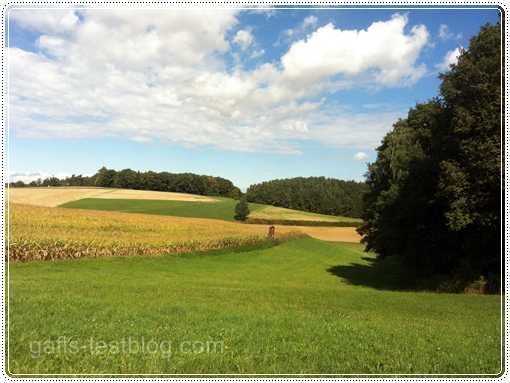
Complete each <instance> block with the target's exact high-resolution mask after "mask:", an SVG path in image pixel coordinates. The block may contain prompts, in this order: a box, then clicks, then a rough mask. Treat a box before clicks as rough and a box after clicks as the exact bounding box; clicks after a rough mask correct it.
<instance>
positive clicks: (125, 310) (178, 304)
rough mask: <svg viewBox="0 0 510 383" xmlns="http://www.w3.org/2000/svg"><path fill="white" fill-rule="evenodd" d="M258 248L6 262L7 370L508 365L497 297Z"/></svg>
mask: <svg viewBox="0 0 510 383" xmlns="http://www.w3.org/2000/svg"><path fill="white" fill-rule="evenodd" d="M256 246H258V245H251V247H252V248H249V247H248V248H245V249H244V252H237V253H230V252H228V251H230V250H216V251H211V252H202V253H190V254H188V255H187V256H183V255H180V256H178V255H154V256H141V257H115V258H101V259H91V258H85V259H78V260H62V261H54V262H28V263H10V264H9V284H8V289H9V290H8V293H9V301H8V302H9V305H8V315H9V316H8V332H7V336H8V338H7V339H8V372H9V373H10V374H11V375H12V376H20V375H24V374H67V375H73V376H74V375H76V376H79V375H80V374H106V375H113V374H119V375H125V376H128V374H136V375H145V374H153V375H157V376H160V375H161V376H163V375H165V374H202V375H209V374H258V375H265V374H319V375H325V374H334V375H336V376H343V375H346V374H356V375H360V376H362V375H364V374H389V375H390V376H395V375H399V374H418V375H422V374H434V375H435V376H437V375H444V374H470V375H484V374H496V375H497V374H499V373H500V371H501V330H502V329H501V313H500V297H499V296H483V295H449V294H431V293H423V292H415V291H413V288H414V287H413V282H412V280H411V279H410V277H409V274H408V273H407V271H406V270H405V269H403V268H402V267H400V266H399V265H398V264H394V263H391V262H385V263H383V264H379V263H374V262H373V259H372V258H370V257H369V256H367V254H366V253H364V252H363V251H362V248H363V247H362V246H361V245H359V244H346V243H329V242H323V241H319V240H316V239H311V238H305V239H299V240H295V241H291V242H287V243H284V244H281V245H279V246H276V247H271V248H267V249H259V250H257V249H256ZM247 250H252V251H247Z"/></svg>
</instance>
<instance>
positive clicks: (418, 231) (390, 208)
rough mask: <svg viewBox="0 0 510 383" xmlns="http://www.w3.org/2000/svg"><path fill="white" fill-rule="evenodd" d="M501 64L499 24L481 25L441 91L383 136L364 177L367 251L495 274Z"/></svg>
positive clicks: (428, 266)
mask: <svg viewBox="0 0 510 383" xmlns="http://www.w3.org/2000/svg"><path fill="white" fill-rule="evenodd" d="M503 62H504V60H503V57H502V52H501V28H500V25H499V24H498V25H490V24H487V25H485V26H483V27H482V28H481V29H480V31H479V33H478V34H477V35H476V36H474V37H472V38H471V40H470V46H469V49H467V50H462V52H461V54H460V56H459V58H458V63H457V64H452V65H451V70H449V71H447V72H445V73H442V74H440V76H439V78H440V79H441V80H442V83H441V86H440V92H439V96H438V97H436V98H433V99H431V100H429V101H428V102H426V103H418V104H417V105H416V107H415V108H412V109H411V110H410V111H409V113H408V116H407V118H406V119H399V120H398V121H397V122H396V123H395V124H394V125H393V130H392V131H391V132H389V133H388V134H387V135H386V136H385V137H384V139H383V140H382V144H381V146H380V147H379V148H377V152H378V155H377V160H376V161H375V162H374V163H372V164H370V165H369V166H368V172H367V174H366V183H367V184H368V187H369V191H368V193H367V194H366V195H365V197H364V203H363V204H364V209H363V213H362V218H363V221H364V222H363V224H362V226H361V227H360V228H359V229H358V231H359V233H360V234H362V235H364V238H363V242H364V243H365V244H366V250H367V251H375V252H376V253H377V254H378V257H379V258H387V257H397V258H399V259H401V260H403V261H404V262H405V263H406V264H407V265H409V266H410V267H411V268H413V269H414V270H416V271H417V272H419V273H421V274H425V275H430V274H434V273H440V274H452V273H459V272H463V273H465V274H467V275H471V276H472V277H473V278H478V277H480V276H483V277H486V278H492V279H498V278H499V276H500V270H501V239H502V238H501V209H502V187H503V178H504V175H503V173H502V166H501V164H502V152H503V147H502V140H501V136H502V122H503V121H504V118H503V110H504V108H503V105H502V93H501V83H502V72H501V67H502V63H503Z"/></svg>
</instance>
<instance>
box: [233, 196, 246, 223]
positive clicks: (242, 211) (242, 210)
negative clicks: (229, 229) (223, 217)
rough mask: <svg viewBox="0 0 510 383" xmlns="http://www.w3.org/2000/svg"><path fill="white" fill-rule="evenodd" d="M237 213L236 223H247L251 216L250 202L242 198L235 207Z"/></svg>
mask: <svg viewBox="0 0 510 383" xmlns="http://www.w3.org/2000/svg"><path fill="white" fill-rule="evenodd" d="M235 213H236V214H235V216H234V219H235V220H236V221H246V219H247V218H248V216H249V215H250V208H249V206H248V202H246V198H244V197H241V199H240V200H239V202H238V203H237V205H236V207H235Z"/></svg>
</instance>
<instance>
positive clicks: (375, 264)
mask: <svg viewBox="0 0 510 383" xmlns="http://www.w3.org/2000/svg"><path fill="white" fill-rule="evenodd" d="M361 259H362V260H364V261H366V262H368V264H360V263H351V264H349V265H338V266H332V267H330V268H329V269H327V271H328V272H329V273H330V274H332V275H335V276H337V277H339V278H342V279H344V280H345V282H346V283H347V284H348V285H353V286H363V287H371V288H374V289H377V290H391V291H412V290H416V286H415V283H414V280H413V278H412V275H411V273H410V272H409V271H408V270H407V269H406V268H405V267H404V266H403V265H402V264H400V263H398V262H397V261H395V260H393V259H385V260H382V261H380V260H376V259H374V258H369V257H363V258H361Z"/></svg>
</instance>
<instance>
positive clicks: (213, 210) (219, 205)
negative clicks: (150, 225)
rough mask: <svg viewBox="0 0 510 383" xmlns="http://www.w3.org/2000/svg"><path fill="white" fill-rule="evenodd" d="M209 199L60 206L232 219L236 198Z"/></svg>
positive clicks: (273, 210)
mask: <svg viewBox="0 0 510 383" xmlns="http://www.w3.org/2000/svg"><path fill="white" fill-rule="evenodd" d="M210 198H214V199H216V200H217V201H218V202H195V201H193V202H191V201H167V200H143V199H103V198H83V199H80V200H77V201H72V202H67V203H64V204H62V205H60V207H63V208H69V209H88V210H104V211H117V212H124V213H136V214H156V215H169V216H175V217H186V218H210V219H220V220H223V221H231V222H232V221H234V215H235V207H236V205H237V203H238V202H239V201H236V200H233V199H231V198H225V197H210ZM249 209H250V212H251V213H256V212H262V211H264V212H266V211H267V212H268V213H265V214H264V215H263V217H266V218H272V219H276V220H282V219H283V220H286V219H289V217H290V218H291V219H296V220H304V221H306V220H310V219H311V220H315V221H321V220H324V221H334V222H351V223H353V225H354V226H356V224H357V223H359V222H361V220H360V219H357V218H349V217H336V216H331V215H324V214H315V213H308V212H302V211H297V210H290V209H282V208H277V207H272V206H268V205H263V204H257V203H249Z"/></svg>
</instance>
